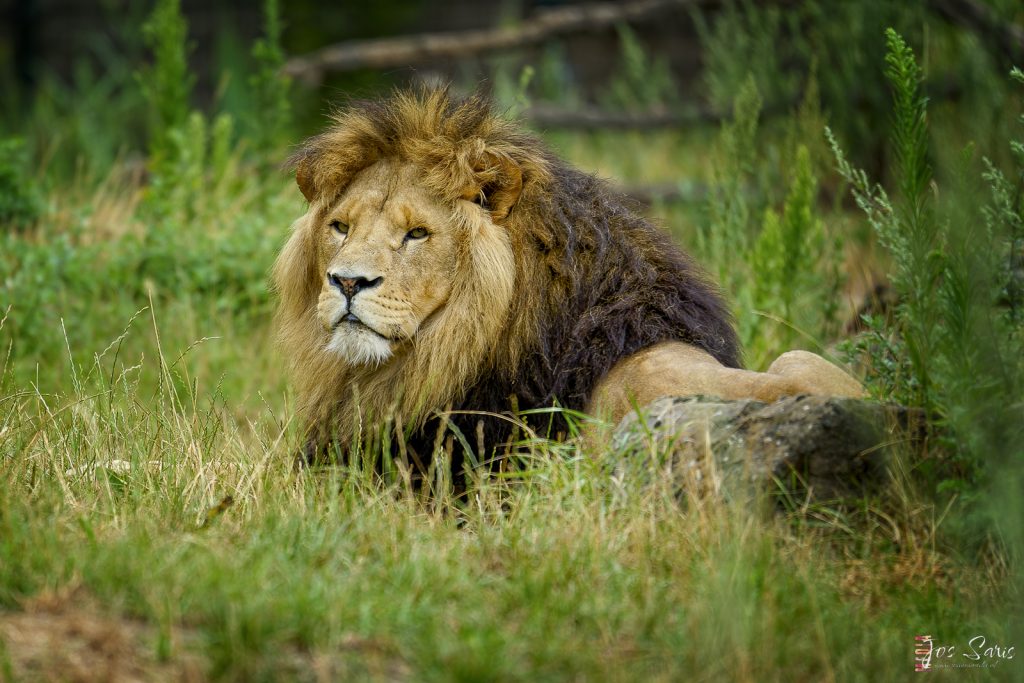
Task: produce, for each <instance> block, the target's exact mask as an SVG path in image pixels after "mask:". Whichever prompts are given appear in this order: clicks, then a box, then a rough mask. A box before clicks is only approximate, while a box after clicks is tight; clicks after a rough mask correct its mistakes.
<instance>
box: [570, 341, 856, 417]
mask: <svg viewBox="0 0 1024 683" xmlns="http://www.w3.org/2000/svg"><path fill="white" fill-rule="evenodd" d="M796 394H816V395H822V396H845V397H862V396H864V389H863V387H861V385H860V383H859V382H857V380H855V379H854V378H853V377H851V376H850V375H848V374H846V373H845V372H843V371H842V370H841V369H839V368H838V367H837V366H835V365H833V364H832V363H830V362H828V361H827V360H825V359H824V358H822V357H821V356H818V355H817V354H814V353H810V352H807V351H790V352H788V353H784V354H782V355H781V356H779V358H778V359H777V360H776V361H775V362H774V363H772V365H771V367H769V368H768V370H767V371H766V372H752V371H750V370H739V369H736V368H727V367H725V366H723V365H722V364H721V363H719V362H718V361H717V360H715V359H714V358H713V357H712V356H711V355H710V354H708V353H707V352H706V351H703V350H701V349H699V348H697V347H695V346H691V345H689V344H684V343H682V342H663V343H661V344H657V345H655V346H652V347H650V348H647V349H644V350H643V351H640V352H638V353H635V354H633V355H632V356H629V357H628V358H624V359H623V360H621V361H619V362H618V363H617V364H616V365H615V366H614V367H613V368H612V369H611V371H610V372H609V373H608V374H607V375H606V376H605V378H604V379H603V380H601V382H599V383H598V386H597V388H596V389H595V391H594V396H593V398H592V399H591V401H590V405H589V406H588V407H587V412H589V413H590V414H592V415H595V416H597V417H600V418H602V419H606V420H611V421H612V422H613V423H615V422H618V421H619V420H621V419H622V418H623V417H624V416H625V415H627V414H628V413H629V412H630V411H632V410H633V409H634V408H635V407H638V406H644V405H647V404H648V403H650V402H651V401H653V400H655V399H657V398H660V397H662V396H695V395H705V396H717V397H719V398H723V399H727V400H736V399H744V398H752V399H756V400H759V401H765V402H772V401H776V400H778V399H779V398H782V397H783V396H792V395H796Z"/></svg>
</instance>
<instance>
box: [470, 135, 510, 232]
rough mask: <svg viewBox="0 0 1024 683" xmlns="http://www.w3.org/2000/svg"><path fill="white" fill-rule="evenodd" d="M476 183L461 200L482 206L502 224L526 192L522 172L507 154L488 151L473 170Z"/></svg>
mask: <svg viewBox="0 0 1024 683" xmlns="http://www.w3.org/2000/svg"><path fill="white" fill-rule="evenodd" d="M473 170H474V173H475V182H474V183H473V184H472V186H471V187H469V188H468V189H467V190H466V192H464V193H463V195H462V198H463V199H467V200H469V201H471V202H474V203H476V204H479V205H480V206H482V207H483V208H485V209H487V210H488V211H490V212H491V217H492V218H493V219H494V220H495V221H501V220H503V219H504V218H506V217H507V216H508V214H509V213H510V212H511V211H512V207H513V206H515V204H516V202H517V201H519V195H520V194H521V193H522V191H523V171H522V169H521V168H519V164H517V163H516V162H515V161H514V160H513V159H511V158H509V157H508V156H506V155H504V154H495V153H494V152H489V151H486V152H484V153H483V154H482V155H481V158H480V159H479V160H478V162H477V163H476V164H474V167H473Z"/></svg>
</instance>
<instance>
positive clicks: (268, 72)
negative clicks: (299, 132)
mask: <svg viewBox="0 0 1024 683" xmlns="http://www.w3.org/2000/svg"><path fill="white" fill-rule="evenodd" d="M263 21H264V28H263V37H262V38H260V39H259V40H257V41H256V43H255V44H254V45H253V48H252V56H253V59H254V60H255V62H256V69H255V71H254V73H253V74H252V76H250V78H249V86H250V88H251V89H252V92H253V95H254V106H253V115H252V121H251V124H250V125H251V127H252V130H253V133H254V135H253V137H254V140H253V141H254V142H255V143H256V149H258V150H265V149H277V148H279V147H280V146H281V144H282V143H283V142H284V139H285V136H286V135H287V134H288V133H289V132H290V130H289V129H290V126H291V81H290V79H289V78H288V77H287V76H284V75H282V73H281V67H283V66H284V49H283V48H282V47H281V29H282V25H281V8H280V5H279V3H278V0H265V2H264V4H263Z"/></svg>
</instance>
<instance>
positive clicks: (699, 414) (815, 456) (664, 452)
mask: <svg viewBox="0 0 1024 683" xmlns="http://www.w3.org/2000/svg"><path fill="white" fill-rule="evenodd" d="M909 422H912V420H911V419H910V411H908V410H907V409H906V408H902V407H900V406H891V405H884V404H881V403H876V402H873V401H865V400H859V399H850V398H833V397H827V396H793V397H788V398H784V399H781V400H779V401H776V402H774V403H762V402H759V401H754V400H741V401H723V400H720V399H714V398H705V397H686V398H662V399H658V400H657V401H654V402H653V403H651V404H650V405H648V406H647V407H646V408H644V409H642V410H641V411H640V414H639V415H638V414H637V413H633V414H631V415H629V416H627V417H626V418H624V419H623V420H622V422H620V423H619V425H618V427H616V429H615V433H614V435H613V437H612V443H613V452H614V453H616V454H621V456H622V459H621V460H617V462H616V470H617V471H618V472H619V473H620V474H622V475H624V476H625V475H628V474H629V473H630V472H632V473H633V474H637V473H640V472H643V471H646V472H647V473H650V472H651V471H652V469H651V467H650V465H651V463H652V459H653V462H654V464H655V465H656V468H657V469H656V470H654V471H658V472H660V473H661V475H664V476H668V477H670V478H671V482H672V484H673V485H674V486H677V487H678V489H679V491H680V492H684V491H685V492H688V493H695V492H701V493H707V492H713V493H715V494H719V495H723V496H724V497H726V498H732V497H736V496H738V495H749V494H750V493H759V492H775V493H779V492H781V493H786V494H791V495H797V496H799V499H800V500H803V499H804V498H805V497H806V496H808V495H809V496H810V497H811V498H813V499H814V500H818V501H822V500H833V499H838V498H844V497H848V496H855V495H861V494H863V493H865V492H866V491H868V490H870V488H871V487H872V486H876V485H877V484H879V483H880V482H881V481H883V479H884V477H885V474H886V471H887V464H888V460H889V457H890V455H891V454H890V448H889V444H890V443H891V442H893V440H894V432H895V431H897V430H901V429H905V428H906V427H907V425H908V423H909ZM642 476H649V474H648V475H642ZM780 487H781V491H780Z"/></svg>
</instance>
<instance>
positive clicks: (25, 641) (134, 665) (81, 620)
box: [0, 592, 205, 683]
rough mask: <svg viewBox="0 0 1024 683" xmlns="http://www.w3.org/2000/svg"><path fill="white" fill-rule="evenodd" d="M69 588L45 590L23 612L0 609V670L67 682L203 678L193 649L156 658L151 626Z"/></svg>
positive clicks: (132, 682) (21, 676)
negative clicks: (103, 607)
mask: <svg viewBox="0 0 1024 683" xmlns="http://www.w3.org/2000/svg"><path fill="white" fill-rule="evenodd" d="M73 593H74V592H72V594H70V595H69V594H67V593H65V594H64V595H57V594H46V595H43V596H40V597H38V598H35V599H33V600H31V601H28V602H26V603H25V606H24V607H25V609H24V611H22V612H6V613H0V642H2V644H3V647H2V651H0V676H3V677H4V679H5V680H6V677H7V676H12V677H13V680H15V681H20V680H25V681H62V682H68V683H99V682H101V681H103V682H109V683H135V682H136V681H139V682H142V681H147V682H148V681H158V682H161V681H189V682H191V681H202V680H204V679H205V675H204V671H203V667H202V664H201V660H200V659H199V657H198V656H196V655H193V654H190V653H187V652H181V653H175V654H173V655H172V656H171V657H169V658H168V659H167V660H166V661H161V660H160V658H159V657H158V656H157V652H156V650H157V642H158V637H159V634H158V631H157V629H156V628H155V627H154V626H152V625H150V624H147V623H145V622H142V621H139V620H136V619H127V618H124V617H118V616H111V615H107V614H104V613H103V612H102V610H99V609H97V608H96V607H94V606H92V605H91V604H90V603H89V601H87V600H85V599H83V598H81V597H78V596H75V595H74V594H73ZM175 639H180V636H178V638H174V637H173V636H172V641H173V640H175Z"/></svg>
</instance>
